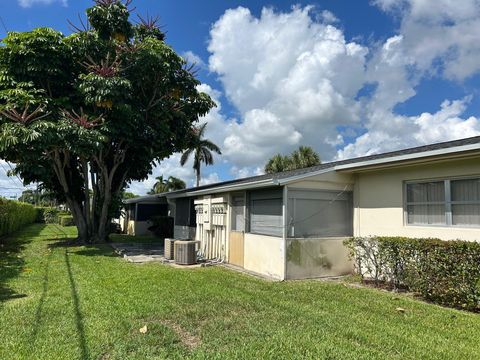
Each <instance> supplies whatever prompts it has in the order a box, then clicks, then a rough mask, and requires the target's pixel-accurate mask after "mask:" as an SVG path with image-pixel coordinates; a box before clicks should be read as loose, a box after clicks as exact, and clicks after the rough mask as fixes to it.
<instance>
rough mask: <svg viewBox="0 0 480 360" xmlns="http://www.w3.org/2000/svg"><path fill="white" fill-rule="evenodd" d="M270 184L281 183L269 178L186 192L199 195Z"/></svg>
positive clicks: (189, 194) (188, 194) (190, 194)
mask: <svg viewBox="0 0 480 360" xmlns="http://www.w3.org/2000/svg"><path fill="white" fill-rule="evenodd" d="M268 185H279V184H277V183H275V182H274V181H273V180H272V179H267V180H261V181H254V182H251V183H242V184H232V185H225V186H219V187H212V188H210V189H204V190H193V191H188V192H186V193H185V195H186V196H197V195H208V194H217V193H221V192H229V191H239V190H247V189H255V188H259V187H265V186H268Z"/></svg>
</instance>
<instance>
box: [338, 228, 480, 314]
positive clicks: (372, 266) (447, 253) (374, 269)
mask: <svg viewBox="0 0 480 360" xmlns="http://www.w3.org/2000/svg"><path fill="white" fill-rule="evenodd" d="M345 245H347V247H348V248H349V249H350V254H351V256H352V257H353V258H354V259H355V265H356V266H355V268H356V271H357V272H358V274H360V275H361V276H362V278H364V279H365V278H370V279H373V280H375V281H376V282H387V283H389V284H390V285H391V286H392V287H394V288H398V287H405V288H407V289H409V290H410V291H413V292H416V293H418V294H420V295H421V296H423V297H424V298H425V299H427V300H430V301H432V302H435V303H438V304H442V305H446V306H451V307H456V308H461V309H467V310H480V243H477V242H470V241H460V240H455V241H453V240H452V241H443V240H439V239H411V238H402V237H367V238H352V239H349V240H347V241H346V242H345Z"/></svg>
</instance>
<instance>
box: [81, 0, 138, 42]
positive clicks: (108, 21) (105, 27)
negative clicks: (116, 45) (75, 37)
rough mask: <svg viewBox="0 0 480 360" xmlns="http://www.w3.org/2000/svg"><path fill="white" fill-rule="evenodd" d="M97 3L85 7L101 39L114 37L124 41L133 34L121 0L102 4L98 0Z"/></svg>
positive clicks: (128, 14) (125, 8)
mask: <svg viewBox="0 0 480 360" xmlns="http://www.w3.org/2000/svg"><path fill="white" fill-rule="evenodd" d="M97 4H98V5H97V6H93V7H91V8H89V9H87V16H88V20H89V21H90V24H91V25H92V26H93V27H94V28H95V29H96V30H97V31H98V36H99V37H100V38H101V39H103V40H110V39H112V38H114V39H116V40H118V41H123V42H124V41H126V40H127V39H129V38H130V37H132V36H133V28H132V25H131V24H130V22H129V21H128V18H129V16H130V13H129V11H128V9H127V7H126V6H125V5H124V4H122V2H121V1H107V2H104V4H100V1H99V2H97Z"/></svg>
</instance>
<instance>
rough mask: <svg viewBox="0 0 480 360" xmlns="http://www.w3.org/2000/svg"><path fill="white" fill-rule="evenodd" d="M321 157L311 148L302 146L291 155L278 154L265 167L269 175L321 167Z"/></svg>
mask: <svg viewBox="0 0 480 360" xmlns="http://www.w3.org/2000/svg"><path fill="white" fill-rule="evenodd" d="M320 164H321V161H320V156H319V155H318V154H317V153H316V152H315V151H314V150H313V149H312V148H311V147H310V146H300V147H299V148H298V149H297V150H295V151H293V152H292V153H291V154H290V155H281V154H276V155H274V156H273V157H272V158H271V159H270V160H268V162H267V164H266V165H265V172H266V173H267V174H272V173H277V172H282V171H288V170H296V169H304V168H307V167H311V166H316V165H320Z"/></svg>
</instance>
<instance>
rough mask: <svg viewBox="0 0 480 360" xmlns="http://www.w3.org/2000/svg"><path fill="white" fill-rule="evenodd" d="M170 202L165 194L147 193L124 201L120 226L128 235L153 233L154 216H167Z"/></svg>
mask: <svg viewBox="0 0 480 360" xmlns="http://www.w3.org/2000/svg"><path fill="white" fill-rule="evenodd" d="M167 215H168V203H167V199H166V198H165V197H164V196H160V195H146V196H140V197H136V198H132V199H128V200H125V201H124V209H123V213H122V215H121V216H120V227H121V229H122V231H123V232H124V233H126V234H128V235H147V234H151V232H150V231H149V230H148V228H149V227H150V226H152V222H151V221H150V219H151V218H152V216H167Z"/></svg>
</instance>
